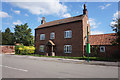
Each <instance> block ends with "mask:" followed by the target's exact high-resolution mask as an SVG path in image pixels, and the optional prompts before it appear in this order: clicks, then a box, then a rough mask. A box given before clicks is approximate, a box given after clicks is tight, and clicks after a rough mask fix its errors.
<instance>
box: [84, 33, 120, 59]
mask: <svg viewBox="0 0 120 80" xmlns="http://www.w3.org/2000/svg"><path fill="white" fill-rule="evenodd" d="M115 39H116V33H109V34H99V35H90V36H89V43H90V45H91V53H90V56H99V57H114V55H116V54H118V53H119V52H120V51H119V50H120V46H115V45H112V41H114V40H115ZM85 47H86V46H85ZM95 49H96V53H97V55H96V54H95ZM85 55H86V56H87V54H86V51H85Z"/></svg>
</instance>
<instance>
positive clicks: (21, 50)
mask: <svg viewBox="0 0 120 80" xmlns="http://www.w3.org/2000/svg"><path fill="white" fill-rule="evenodd" d="M33 53H35V47H34V46H24V45H16V46H15V54H33Z"/></svg>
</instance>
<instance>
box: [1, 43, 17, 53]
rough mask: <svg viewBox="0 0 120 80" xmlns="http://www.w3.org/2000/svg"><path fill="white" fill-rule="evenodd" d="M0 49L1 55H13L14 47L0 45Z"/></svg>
mask: <svg viewBox="0 0 120 80" xmlns="http://www.w3.org/2000/svg"><path fill="white" fill-rule="evenodd" d="M0 49H1V52H2V53H3V54H14V53H15V46H10V45H1V46H0Z"/></svg>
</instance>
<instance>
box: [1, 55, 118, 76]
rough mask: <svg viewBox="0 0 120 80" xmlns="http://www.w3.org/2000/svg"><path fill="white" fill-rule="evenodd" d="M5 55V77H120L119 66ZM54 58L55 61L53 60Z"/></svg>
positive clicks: (3, 60) (3, 70) (3, 68)
mask: <svg viewBox="0 0 120 80" xmlns="http://www.w3.org/2000/svg"><path fill="white" fill-rule="evenodd" d="M49 59H51V60H47V59H46V58H39V57H31V56H29V57H26V56H18V55H17V56H16V55H3V57H2V62H3V64H2V65H0V67H2V72H3V74H2V77H4V78H118V67H116V66H100V65H87V64H80V63H77V64H76V63H72V62H69V63H68V62H57V61H54V58H49ZM52 59H53V61H52Z"/></svg>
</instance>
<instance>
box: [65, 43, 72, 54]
mask: <svg viewBox="0 0 120 80" xmlns="http://www.w3.org/2000/svg"><path fill="white" fill-rule="evenodd" d="M71 52H72V45H64V53H71Z"/></svg>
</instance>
